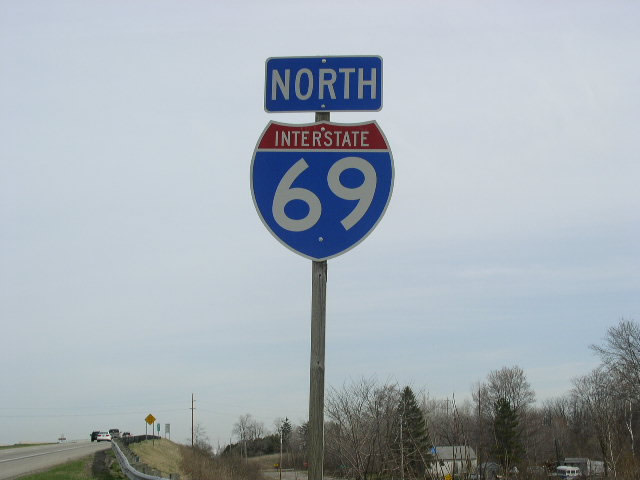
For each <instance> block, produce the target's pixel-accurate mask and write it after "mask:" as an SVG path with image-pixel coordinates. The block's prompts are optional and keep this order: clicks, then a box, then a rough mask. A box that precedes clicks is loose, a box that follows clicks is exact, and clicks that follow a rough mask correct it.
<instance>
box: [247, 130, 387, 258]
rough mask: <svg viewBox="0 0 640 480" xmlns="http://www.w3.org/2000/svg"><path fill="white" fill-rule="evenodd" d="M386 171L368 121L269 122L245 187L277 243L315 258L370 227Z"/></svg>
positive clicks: (378, 138)
mask: <svg viewBox="0 0 640 480" xmlns="http://www.w3.org/2000/svg"><path fill="white" fill-rule="evenodd" d="M393 175H394V171H393V158H392V156H391V151H390V149H389V145H388V143H387V140H386V138H385V136H384V134H383V133H382V130H380V128H379V127H378V124H377V123H376V122H368V123H361V124H338V123H331V122H316V123H312V124H307V125H289V124H283V123H277V122H269V124H268V125H267V128H265V130H264V132H263V133H262V136H261V137H260V139H259V140H258V143H257V145H256V149H255V152H254V155H253V160H252V162H251V193H252V195H253V201H254V204H255V206H256V210H257V211H258V214H259V215H260V218H261V219H262V222H263V223H264V224H265V226H266V227H267V229H269V231H270V232H271V233H272V234H273V235H274V236H275V237H276V238H277V239H278V240H279V241H280V242H281V243H283V244H284V245H285V246H286V247H288V248H289V249H291V250H293V251H294V252H296V253H298V254H300V255H302V256H303V257H306V258H309V259H311V260H318V261H320V260H326V259H329V258H332V257H335V256H337V255H340V254H342V253H344V252H346V251H347V250H349V249H351V248H353V247H354V246H355V245H357V244H358V243H360V242H361V241H362V240H363V239H364V238H365V237H366V236H367V235H369V233H371V231H372V230H373V229H374V228H375V226H376V225H377V224H378V222H379V221H380V219H381V218H382V215H383V214H384V212H385V210H386V208H387V205H388V204H389V199H390V198H391V191H392V189H393Z"/></svg>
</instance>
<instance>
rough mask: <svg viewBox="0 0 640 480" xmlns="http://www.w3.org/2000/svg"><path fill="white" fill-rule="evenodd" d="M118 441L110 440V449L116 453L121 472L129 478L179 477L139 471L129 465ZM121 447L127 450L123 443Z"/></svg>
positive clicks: (159, 478) (170, 479)
mask: <svg viewBox="0 0 640 480" xmlns="http://www.w3.org/2000/svg"><path fill="white" fill-rule="evenodd" d="M155 438H160V437H155ZM119 443H120V439H113V440H112V442H111V449H112V450H113V451H114V453H115V455H116V459H117V460H118V463H119V464H120V468H121V469H122V472H123V473H124V474H125V475H126V477H127V478H128V479H129V480H177V479H178V478H179V477H178V476H177V475H169V478H167V477H159V476H157V475H149V474H148V473H143V472H140V471H139V470H137V469H135V468H134V467H133V466H132V465H131V463H130V462H129V459H128V458H127V455H125V453H124V452H123V451H122V448H121V446H120V445H119ZM123 447H124V448H125V449H127V450H128V448H127V447H126V446H124V445H123ZM135 458H136V460H137V458H138V457H135Z"/></svg>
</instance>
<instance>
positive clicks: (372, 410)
mask: <svg viewBox="0 0 640 480" xmlns="http://www.w3.org/2000/svg"><path fill="white" fill-rule="evenodd" d="M398 398H399V392H398V388H397V386H396V385H388V384H387V385H382V386H378V385H376V383H375V381H373V380H365V379H363V380H360V381H358V382H354V383H352V384H350V385H345V386H343V388H342V389H341V390H337V389H333V388H332V389H330V391H329V394H328V396H327V403H326V412H327V417H328V418H329V419H330V423H329V424H328V425H327V428H326V445H327V460H328V462H331V461H332V459H333V461H334V463H335V464H336V465H344V466H345V467H346V468H347V469H348V471H347V472H341V473H342V474H348V475H349V476H351V477H354V478H356V479H359V480H366V479H367V477H368V476H369V475H370V474H371V473H376V474H383V473H392V472H393V471H394V469H395V468H396V466H395V465H394V462H393V459H394V453H393V449H392V442H393V440H394V432H395V428H396V423H397V414H396V409H397V405H398Z"/></svg>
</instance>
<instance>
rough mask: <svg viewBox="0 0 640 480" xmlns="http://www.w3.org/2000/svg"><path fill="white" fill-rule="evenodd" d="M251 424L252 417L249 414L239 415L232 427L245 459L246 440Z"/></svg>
mask: <svg viewBox="0 0 640 480" xmlns="http://www.w3.org/2000/svg"><path fill="white" fill-rule="evenodd" d="M252 423H253V417H252V416H251V414H249V413H247V414H246V415H240V417H239V418H238V421H237V422H236V423H235V424H234V425H233V434H234V435H235V436H236V437H238V442H239V443H240V444H241V446H242V449H243V450H244V456H245V458H247V457H248V454H247V440H249V439H250V434H251V433H250V432H251V424H252Z"/></svg>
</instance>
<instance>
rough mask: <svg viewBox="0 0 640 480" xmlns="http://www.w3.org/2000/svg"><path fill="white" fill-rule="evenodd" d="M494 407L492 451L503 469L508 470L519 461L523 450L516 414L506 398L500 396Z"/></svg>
mask: <svg viewBox="0 0 640 480" xmlns="http://www.w3.org/2000/svg"><path fill="white" fill-rule="evenodd" d="M494 408H495V419H494V421H493V431H494V436H495V445H494V449H493V453H494V454H495V456H496V458H497V459H498V462H499V463H500V464H501V465H502V466H503V467H504V468H505V470H508V469H509V468H511V467H512V466H514V465H516V464H518V463H519V462H520V460H521V459H522V454H523V451H524V450H523V448H522V443H521V442H520V434H519V431H518V423H519V422H518V415H517V413H516V411H515V409H514V408H513V407H512V406H511V403H510V402H509V401H508V400H507V399H506V398H500V399H499V400H498V401H497V402H496V403H495V406H494Z"/></svg>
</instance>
